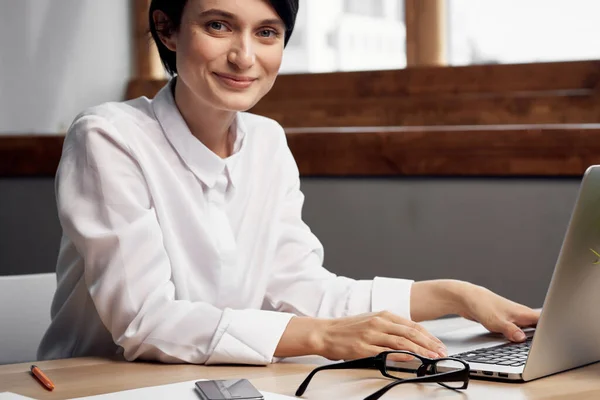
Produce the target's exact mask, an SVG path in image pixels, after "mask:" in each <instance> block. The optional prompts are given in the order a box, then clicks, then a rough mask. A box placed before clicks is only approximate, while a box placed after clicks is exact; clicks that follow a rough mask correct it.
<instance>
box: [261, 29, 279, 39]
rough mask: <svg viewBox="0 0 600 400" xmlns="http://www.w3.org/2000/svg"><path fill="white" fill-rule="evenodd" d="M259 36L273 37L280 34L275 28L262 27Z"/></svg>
mask: <svg viewBox="0 0 600 400" xmlns="http://www.w3.org/2000/svg"><path fill="white" fill-rule="evenodd" d="M258 36H259V37H261V38H265V39H271V38H274V37H276V36H278V34H277V32H276V31H274V30H273V29H262V30H260V31H259V32H258Z"/></svg>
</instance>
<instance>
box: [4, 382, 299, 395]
mask: <svg viewBox="0 0 600 400" xmlns="http://www.w3.org/2000/svg"><path fill="white" fill-rule="evenodd" d="M199 380H201V379H194V380H193V381H188V382H180V383H171V384H169V385H160V386H151V387H146V388H141V389H132V390H124V391H122V392H115V393H107V394H100V395H97V396H89V397H79V398H77V399H72V400H83V399H93V400H122V399H127V400H154V399H156V400H158V399H160V400H163V399H177V400H188V399H189V400H199V399H200V396H198V393H197V392H196V389H195V388H194V382H196V381H199ZM261 393H262V394H263V396H265V400H289V399H295V397H290V396H284V395H281V394H277V393H269V392H262V391H261ZM0 400H4V399H2V398H0ZM7 400H12V399H10V398H9V399H7ZM15 400H16V399H15Z"/></svg>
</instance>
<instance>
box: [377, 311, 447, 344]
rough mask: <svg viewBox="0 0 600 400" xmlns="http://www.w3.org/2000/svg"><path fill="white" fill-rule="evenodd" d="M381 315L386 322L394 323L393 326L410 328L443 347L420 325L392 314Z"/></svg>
mask: <svg viewBox="0 0 600 400" xmlns="http://www.w3.org/2000/svg"><path fill="white" fill-rule="evenodd" d="M381 314H382V316H383V317H384V318H385V319H387V320H389V321H391V322H394V323H395V324H399V325H405V326H409V327H411V328H413V329H416V330H418V331H419V332H421V333H422V334H423V335H425V336H427V337H429V339H431V340H433V341H435V342H438V344H440V345H442V346H443V345H444V344H443V343H442V341H441V340H440V339H438V338H436V337H435V336H434V335H432V334H431V333H429V331H428V330H427V329H425V328H424V327H423V325H420V324H418V323H416V322H413V321H411V320H409V319H406V318H404V317H401V316H399V315H396V314H394V313H391V312H389V311H383V312H382V313H381Z"/></svg>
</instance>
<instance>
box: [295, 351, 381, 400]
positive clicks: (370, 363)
mask: <svg viewBox="0 0 600 400" xmlns="http://www.w3.org/2000/svg"><path fill="white" fill-rule="evenodd" d="M353 368H357V369H371V368H377V363H376V359H375V357H367V358H359V359H358V360H352V361H344V362H340V363H336V364H328V365H323V366H320V367H317V368H315V369H313V370H312V371H311V372H310V374H308V376H307V377H306V379H304V381H303V382H302V383H301V384H300V386H298V390H296V396H302V394H304V392H305V391H306V388H307V387H308V384H309V383H310V381H311V379H312V378H313V376H315V374H316V373H317V372H319V371H323V370H327V369H353Z"/></svg>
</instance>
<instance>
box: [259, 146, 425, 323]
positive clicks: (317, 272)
mask: <svg viewBox="0 0 600 400" xmlns="http://www.w3.org/2000/svg"><path fill="white" fill-rule="evenodd" d="M284 159H285V161H284V165H283V169H284V171H285V176H286V180H287V181H288V182H289V185H288V190H287V193H286V197H285V200H284V202H285V204H284V207H283V211H282V213H281V215H280V216H278V217H279V220H280V238H279V242H278V246H277V253H276V258H275V265H274V271H273V274H272V275H271V280H270V282H269V285H268V290H267V298H268V300H269V302H270V304H271V306H272V307H273V308H274V309H276V310H281V311H286V312H292V313H295V314H298V315H305V316H313V317H322V318H336V317H343V316H350V315H356V314H360V313H365V312H374V311H383V310H387V311H391V312H393V313H395V314H397V315H400V316H402V317H405V318H408V319H410V290H411V286H412V283H413V281H412V280H406V279H393V278H383V277H375V278H374V279H373V280H354V279H350V278H346V277H343V276H336V275H335V274H333V273H331V272H329V271H327V270H326V269H325V268H324V267H323V247H322V245H321V243H320V242H319V240H318V239H317V238H316V236H315V235H314V234H313V233H312V232H311V230H310V229H309V228H308V226H307V225H306V224H305V223H304V222H303V221H302V216H301V214H302V205H303V203H304V195H303V194H302V192H301V191H300V178H299V172H298V167H297V165H296V163H295V161H294V158H293V156H292V154H291V152H290V151H289V148H288V147H287V145H286V148H285V157H284ZM367 268H368V267H367Z"/></svg>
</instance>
